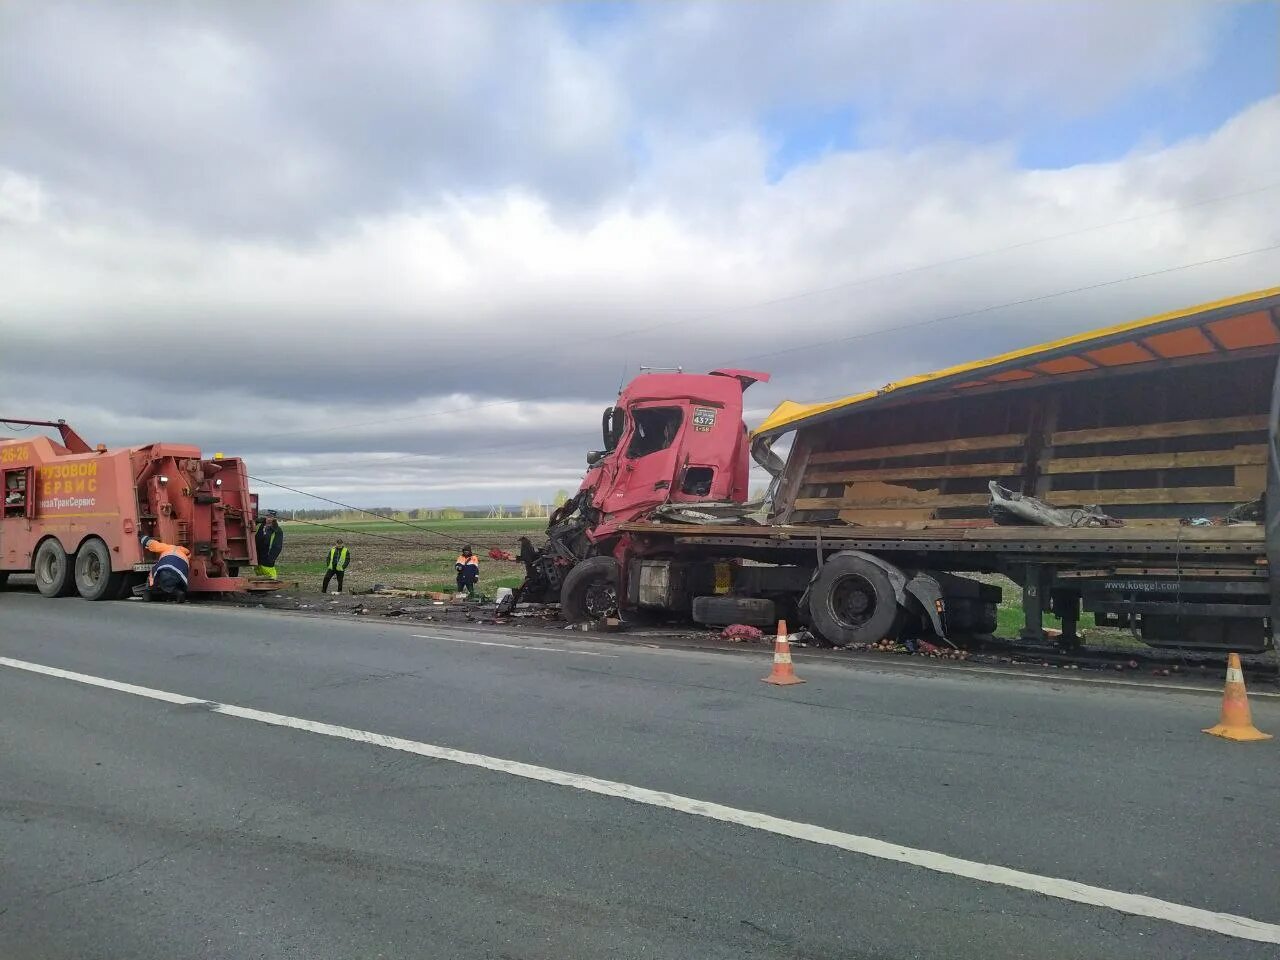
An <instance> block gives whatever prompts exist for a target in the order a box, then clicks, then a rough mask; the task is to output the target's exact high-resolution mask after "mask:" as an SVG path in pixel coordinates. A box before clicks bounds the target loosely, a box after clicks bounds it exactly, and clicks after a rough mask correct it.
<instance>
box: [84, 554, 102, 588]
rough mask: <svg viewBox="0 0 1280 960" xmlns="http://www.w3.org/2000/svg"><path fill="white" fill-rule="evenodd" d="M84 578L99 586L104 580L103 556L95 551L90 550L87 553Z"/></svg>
mask: <svg viewBox="0 0 1280 960" xmlns="http://www.w3.org/2000/svg"><path fill="white" fill-rule="evenodd" d="M84 579H85V581H86V582H87V583H90V584H92V585H93V586H97V585H98V583H99V581H101V580H102V558H101V557H99V556H98V555H97V553H95V552H93V551H89V552H88V553H87V554H86V555H85V560H84Z"/></svg>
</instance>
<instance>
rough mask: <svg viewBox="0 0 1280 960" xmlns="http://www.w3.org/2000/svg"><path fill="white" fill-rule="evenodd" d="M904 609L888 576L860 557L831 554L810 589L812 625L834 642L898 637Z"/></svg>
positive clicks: (853, 642) (843, 643) (844, 642)
mask: <svg viewBox="0 0 1280 960" xmlns="http://www.w3.org/2000/svg"><path fill="white" fill-rule="evenodd" d="M903 612H904V611H903V610H902V608H901V607H900V606H898V598H897V596H896V595H895V594H894V590H893V584H892V583H891V582H890V581H889V577H888V576H887V575H886V574H885V572H884V571H883V570H881V569H880V568H879V567H878V566H876V565H875V564H874V563H871V562H870V561H868V560H864V559H863V558H861V557H850V556H834V557H831V558H830V559H829V560H827V562H826V563H825V564H824V565H823V567H822V572H821V573H819V574H818V576H817V579H815V580H814V582H813V587H812V588H811V589H810V592H809V616H810V618H811V619H812V621H813V626H814V627H815V628H817V631H818V633H820V634H821V635H822V636H823V638H824V639H826V640H828V641H829V642H831V643H834V644H836V645H837V646H849V645H851V644H856V643H875V642H877V641H879V640H894V639H897V636H898V631H899V629H901V627H902V619H903Z"/></svg>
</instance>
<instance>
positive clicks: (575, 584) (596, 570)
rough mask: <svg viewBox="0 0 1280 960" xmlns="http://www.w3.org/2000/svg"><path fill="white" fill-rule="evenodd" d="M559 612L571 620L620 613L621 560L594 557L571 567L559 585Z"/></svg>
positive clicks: (598, 617)
mask: <svg viewBox="0 0 1280 960" xmlns="http://www.w3.org/2000/svg"><path fill="white" fill-rule="evenodd" d="M560 615H561V616H562V617H564V619H566V620H568V621H569V622H570V623H582V622H584V621H587V620H603V619H604V618H605V617H616V616H617V615H618V561H616V560H614V559H613V557H591V558H590V559H587V560H583V561H582V562H581V563H579V564H578V565H577V566H576V567H574V568H573V569H572V570H570V571H569V572H568V573H567V574H566V575H565V578H564V586H562V587H561V588H560Z"/></svg>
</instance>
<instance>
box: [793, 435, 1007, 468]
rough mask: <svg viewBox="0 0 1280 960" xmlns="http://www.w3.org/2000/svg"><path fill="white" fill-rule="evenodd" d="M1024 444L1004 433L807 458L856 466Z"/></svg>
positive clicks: (811, 460) (901, 444)
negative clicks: (863, 461) (898, 458)
mask: <svg viewBox="0 0 1280 960" xmlns="http://www.w3.org/2000/svg"><path fill="white" fill-rule="evenodd" d="M1025 442H1026V435H1025V434H1022V433H1004V434H999V435H997V436H990V437H958V438H956V439H954V440H930V441H929V442H927V443H899V444H894V445H892V446H887V447H864V448H863V449H861V450H828V451H825V452H823V453H815V454H813V455H811V456H810V457H809V462H810V463H814V464H829V463H856V462H858V461H861V460H882V459H885V458H888V457H915V456H923V455H925V454H931V453H954V452H970V451H974V450H1005V449H1012V448H1014V447H1021V446H1022V445H1023V443H1025Z"/></svg>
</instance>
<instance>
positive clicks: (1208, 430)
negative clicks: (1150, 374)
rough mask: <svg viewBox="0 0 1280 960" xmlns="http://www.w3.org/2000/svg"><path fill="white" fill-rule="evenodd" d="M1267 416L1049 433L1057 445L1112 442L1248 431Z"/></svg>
mask: <svg viewBox="0 0 1280 960" xmlns="http://www.w3.org/2000/svg"><path fill="white" fill-rule="evenodd" d="M1266 429H1267V416H1266V415H1265V414H1258V415H1256V416H1247V417H1219V418H1216V419H1213V420H1172V421H1166V422H1164V423H1145V424H1138V425H1136V426H1128V427H1096V428H1091V429H1088V430H1057V431H1055V432H1054V433H1052V434H1050V435H1049V442H1050V443H1051V444H1052V445H1053V446H1056V447H1061V446H1067V445H1068V444H1074V443H1115V442H1118V441H1121V440H1158V439H1164V438H1167V437H1199V436H1205V435H1207V434H1214V433H1248V432H1250V431H1253V430H1266Z"/></svg>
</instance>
